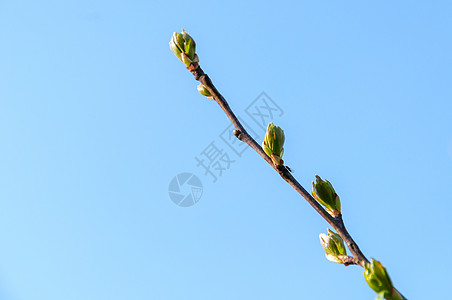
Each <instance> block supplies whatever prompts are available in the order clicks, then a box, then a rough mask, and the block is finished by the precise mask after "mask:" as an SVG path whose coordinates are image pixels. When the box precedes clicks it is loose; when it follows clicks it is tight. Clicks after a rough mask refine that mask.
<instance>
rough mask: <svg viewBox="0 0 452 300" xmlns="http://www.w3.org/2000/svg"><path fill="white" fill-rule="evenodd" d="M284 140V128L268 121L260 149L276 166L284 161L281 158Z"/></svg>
mask: <svg viewBox="0 0 452 300" xmlns="http://www.w3.org/2000/svg"><path fill="white" fill-rule="evenodd" d="M284 141H285V136H284V130H282V129H281V128H280V127H278V126H275V125H273V122H270V123H269V124H268V126H267V132H266V133H265V138H264V142H263V143H262V149H263V150H264V152H265V153H266V154H267V155H268V156H269V157H270V158H271V159H272V161H273V163H274V164H275V165H277V166H281V165H283V164H284V161H283V160H282V156H283V154H284Z"/></svg>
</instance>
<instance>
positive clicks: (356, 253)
mask: <svg viewBox="0 0 452 300" xmlns="http://www.w3.org/2000/svg"><path fill="white" fill-rule="evenodd" d="M190 71H191V73H192V74H193V75H194V76H195V79H196V80H198V81H199V82H201V83H202V84H203V85H204V86H205V87H206V89H207V90H208V91H209V92H210V94H211V95H212V96H213V99H214V100H215V101H216V102H217V103H218V104H219V105H220V107H221V108H222V109H223V111H224V112H225V114H226V115H227V117H228V118H229V120H230V121H231V122H232V124H233V125H234V126H235V129H236V130H235V131H234V135H235V136H236V137H237V138H238V139H239V140H241V141H242V142H244V143H246V144H247V145H248V146H250V147H251V148H253V149H254V151H256V152H257V153H258V154H259V155H260V156H262V158H263V159H265V161H267V163H269V164H270V165H271V166H272V167H273V168H274V169H275V170H276V171H277V172H278V174H279V175H280V176H281V177H282V178H283V179H284V180H285V181H287V182H288V183H289V184H290V185H291V186H292V187H293V188H294V189H295V190H296V191H297V192H298V193H299V194H300V195H301V196H302V197H303V198H304V199H306V201H308V203H309V204H310V205H311V206H312V207H313V208H314V209H315V210H316V211H317V212H318V213H319V214H320V215H321V216H322V218H324V219H325V220H326V221H327V222H328V224H330V225H331V226H332V227H333V228H334V229H335V230H336V232H337V233H338V234H339V235H340V237H341V238H342V239H343V240H344V242H345V243H346V244H347V246H348V248H349V249H350V252H351V253H352V254H353V256H352V257H351V256H348V258H347V259H346V263H344V265H346V266H348V265H352V264H353V265H360V266H361V267H363V268H364V264H365V263H368V262H369V260H368V259H367V258H366V257H365V256H364V254H363V253H362V252H361V250H360V249H359V247H358V245H357V244H356V243H355V241H354V240H353V238H352V237H351V235H350V234H349V233H348V231H347V229H346V228H345V225H344V221H343V220H342V215H339V216H337V217H333V216H331V215H330V214H329V213H328V212H327V211H326V210H325V209H324V208H323V207H322V206H321V205H320V204H319V203H318V202H317V201H316V200H315V199H314V198H313V197H312V196H311V194H309V193H308V192H307V191H306V190H305V189H304V188H303V186H302V185H301V184H300V183H299V182H298V181H297V180H296V179H295V178H294V177H293V176H292V174H291V173H290V172H289V170H288V169H287V168H286V167H285V166H276V165H275V164H274V163H273V162H272V160H271V159H270V157H269V156H268V155H267V154H266V153H265V152H264V150H263V149H262V147H261V146H260V145H259V144H258V143H257V142H256V141H255V140H254V139H253V138H252V137H251V136H250V135H249V134H248V132H247V131H246V129H245V128H244V127H243V125H242V124H241V123H240V121H239V120H238V119H237V117H236V116H235V114H234V113H233V111H232V110H231V108H230V107H229V104H228V102H227V101H226V99H225V98H224V97H223V96H222V95H221V94H220V92H219V91H218V90H217V89H216V87H215V86H214V84H213V83H212V80H210V78H209V76H208V75H207V74H205V73H204V71H203V70H202V69H201V67H198V68H197V69H195V70H190ZM402 297H403V296H402ZM403 299H406V298H405V297H403Z"/></svg>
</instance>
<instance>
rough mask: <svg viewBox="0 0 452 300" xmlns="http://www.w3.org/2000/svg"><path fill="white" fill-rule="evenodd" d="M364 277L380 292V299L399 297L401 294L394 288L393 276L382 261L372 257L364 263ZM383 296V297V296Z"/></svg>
mask: <svg viewBox="0 0 452 300" xmlns="http://www.w3.org/2000/svg"><path fill="white" fill-rule="evenodd" d="M364 269H365V270H364V278H365V279H366V281H367V283H368V284H369V286H370V287H371V288H372V289H373V290H374V291H375V292H377V293H378V296H377V299H378V297H380V299H399V296H400V294H399V293H398V292H397V291H396V290H395V289H394V287H393V285H392V281H391V278H389V275H388V272H387V271H386V268H385V267H383V265H382V264H381V262H379V261H377V260H375V259H373V258H372V260H371V262H370V263H366V264H365V265H364ZM381 297H383V298H381Z"/></svg>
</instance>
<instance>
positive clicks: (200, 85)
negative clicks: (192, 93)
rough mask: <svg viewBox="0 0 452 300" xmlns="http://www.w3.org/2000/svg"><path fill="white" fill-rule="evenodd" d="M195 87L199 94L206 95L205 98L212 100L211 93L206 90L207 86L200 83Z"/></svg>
mask: <svg viewBox="0 0 452 300" xmlns="http://www.w3.org/2000/svg"><path fill="white" fill-rule="evenodd" d="M197 88H198V92H199V93H200V94H201V95H203V96H206V97H207V98H209V99H211V100H213V96H212V94H211V93H210V92H209V90H207V88H206V87H205V86H204V84H202V83H200V84H199V85H198V87H197Z"/></svg>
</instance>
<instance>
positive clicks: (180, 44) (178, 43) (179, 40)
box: [169, 29, 199, 71]
mask: <svg viewBox="0 0 452 300" xmlns="http://www.w3.org/2000/svg"><path fill="white" fill-rule="evenodd" d="M169 44H170V49H171V51H172V52H173V53H174V55H176V57H177V58H179V59H180V60H181V61H182V62H183V63H184V65H185V66H186V67H187V69H189V70H190V71H192V70H196V69H197V68H198V62H199V58H198V55H196V43H195V41H194V40H193V38H192V37H191V36H190V35H189V34H188V33H187V32H186V31H185V30H183V29H182V33H179V32H174V33H173V36H172V37H171V41H170V43H169Z"/></svg>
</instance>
